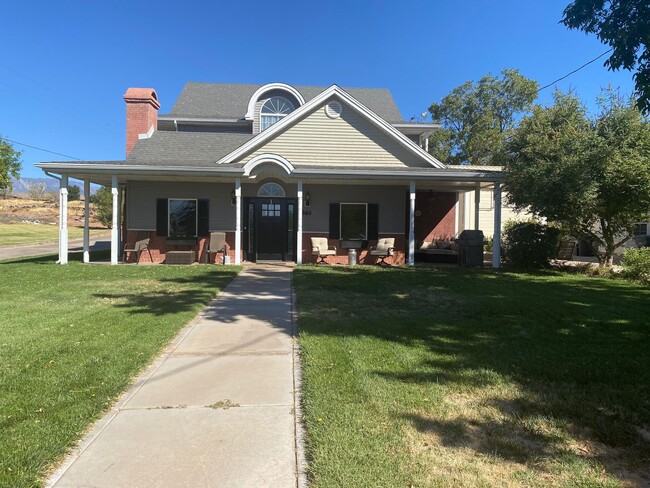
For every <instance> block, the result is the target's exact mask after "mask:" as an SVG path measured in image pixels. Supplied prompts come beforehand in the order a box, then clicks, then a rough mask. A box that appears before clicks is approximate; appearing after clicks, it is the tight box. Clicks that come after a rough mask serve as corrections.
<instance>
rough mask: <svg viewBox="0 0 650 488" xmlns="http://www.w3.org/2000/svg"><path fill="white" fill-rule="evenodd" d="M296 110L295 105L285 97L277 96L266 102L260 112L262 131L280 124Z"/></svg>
mask: <svg viewBox="0 0 650 488" xmlns="http://www.w3.org/2000/svg"><path fill="white" fill-rule="evenodd" d="M295 108H296V107H294V105H293V103H291V102H290V101H289V100H288V99H286V98H284V97H281V96H275V97H271V98H269V99H268V100H267V101H266V102H264V105H262V108H261V110H260V131H265V130H266V129H268V128H269V127H271V126H272V125H273V124H275V123H276V122H279V121H280V120H282V119H283V118H284V117H286V116H287V115H289V114H290V113H291V112H293V111H294V110H295Z"/></svg>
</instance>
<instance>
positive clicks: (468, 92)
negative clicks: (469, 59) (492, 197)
mask: <svg viewBox="0 0 650 488" xmlns="http://www.w3.org/2000/svg"><path fill="white" fill-rule="evenodd" d="M538 88H539V86H538V84H537V82H535V81H533V80H529V79H528V78H526V77H524V76H522V75H520V74H519V72H518V71H517V70H513V69H505V70H503V71H502V72H501V77H497V76H493V75H491V74H488V75H486V76H484V77H483V78H481V79H480V80H479V81H478V82H476V83H473V82H471V81H468V82H466V83H463V84H462V85H460V86H458V87H456V88H454V89H453V90H452V91H451V93H450V94H449V95H447V96H446V97H444V98H443V99H442V100H441V102H440V103H433V104H432V105H431V106H430V107H429V112H431V116H432V118H433V120H434V121H436V122H438V123H440V124H441V126H442V127H441V129H440V130H438V131H436V132H434V133H433V134H432V136H431V138H430V140H429V150H430V152H431V154H433V156H435V157H436V158H438V159H439V160H441V161H442V162H444V163H447V164H461V163H470V164H478V165H494V164H501V162H502V157H503V153H504V151H503V149H504V144H505V140H506V138H507V136H508V134H509V133H510V132H511V131H512V130H513V128H514V126H515V124H516V122H517V120H518V118H519V117H521V116H522V115H523V114H525V113H528V112H529V111H530V109H531V108H532V104H533V101H534V100H535V98H536V97H537V90H538Z"/></svg>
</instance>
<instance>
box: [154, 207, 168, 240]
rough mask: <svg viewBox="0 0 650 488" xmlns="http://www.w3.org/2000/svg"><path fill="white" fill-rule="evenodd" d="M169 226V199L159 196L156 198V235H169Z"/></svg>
mask: <svg viewBox="0 0 650 488" xmlns="http://www.w3.org/2000/svg"><path fill="white" fill-rule="evenodd" d="M168 226H169V221H168V215H167V199H166V198H158V199H157V200H156V235H157V236H164V237H167V234H168V233H169V232H168V229H169V227H168Z"/></svg>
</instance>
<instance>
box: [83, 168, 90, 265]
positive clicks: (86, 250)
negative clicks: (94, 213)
mask: <svg viewBox="0 0 650 488" xmlns="http://www.w3.org/2000/svg"><path fill="white" fill-rule="evenodd" d="M89 226H90V181H89V180H85V181H84V258H83V261H84V263H89V262H90V228H89Z"/></svg>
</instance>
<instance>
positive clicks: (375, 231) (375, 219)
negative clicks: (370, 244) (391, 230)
mask: <svg viewBox="0 0 650 488" xmlns="http://www.w3.org/2000/svg"><path fill="white" fill-rule="evenodd" d="M377 239H379V204H378V203H369V204H368V240H369V241H376V240H377Z"/></svg>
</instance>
